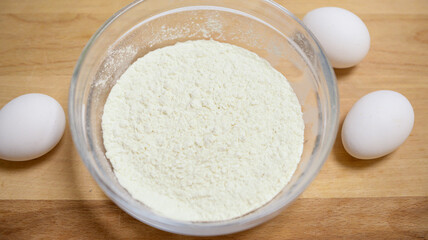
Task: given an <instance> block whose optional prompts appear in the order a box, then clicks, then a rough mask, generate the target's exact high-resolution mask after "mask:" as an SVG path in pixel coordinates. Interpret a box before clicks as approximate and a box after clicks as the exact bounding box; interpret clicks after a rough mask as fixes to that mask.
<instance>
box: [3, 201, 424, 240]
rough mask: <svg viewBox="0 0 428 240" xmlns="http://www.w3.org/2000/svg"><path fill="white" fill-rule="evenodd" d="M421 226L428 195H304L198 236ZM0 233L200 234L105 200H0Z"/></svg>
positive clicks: (371, 232) (415, 234)
mask: <svg viewBox="0 0 428 240" xmlns="http://www.w3.org/2000/svg"><path fill="white" fill-rule="evenodd" d="M9 209H12V210H9ZM12 223H13V224H12ZM424 226H425V227H424ZM426 226H428V198H427V197H416V198H415V197H402V198H382V199H380V198H374V199H371V198H354V199H311V198H307V199H299V200H297V201H296V202H295V203H294V204H293V205H292V206H291V207H290V208H288V209H287V210H286V211H285V212H284V213H283V214H281V215H280V216H278V217H276V218H275V219H273V220H272V221H269V222H267V223H265V224H263V225H261V226H258V227H256V228H254V229H250V230H247V231H244V232H241V233H236V234H232V235H227V236H221V237H209V238H208V237H207V238H203V239H272V240H275V239H314V238H323V239H338V238H340V239H412V238H419V239H422V238H428V229H427V228H426ZM53 234H55V235H53ZM0 236H5V237H6V238H3V239H28V236H31V237H32V238H37V239H48V238H52V237H54V238H55V239H70V238H74V239H200V238H196V237H186V236H180V235H176V234H171V233H167V232H163V231H161V230H157V229H155V228H152V227H149V226H147V225H144V224H141V223H140V222H138V221H137V220H135V219H134V218H132V217H130V216H129V215H128V214H126V213H125V212H123V211H122V210H120V209H119V208H117V207H116V206H115V205H114V204H113V203H112V202H111V201H108V200H86V201H78V200H56V201H55V200H54V201H52V200H45V201H31V200H18V201H12V200H3V201H0Z"/></svg>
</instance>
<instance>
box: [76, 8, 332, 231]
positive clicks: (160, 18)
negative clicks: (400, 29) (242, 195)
mask: <svg viewBox="0 0 428 240" xmlns="http://www.w3.org/2000/svg"><path fill="white" fill-rule="evenodd" d="M196 39H214V40H217V41H220V42H227V43H231V44H234V45H237V46H240V47H243V48H246V49H248V50H250V51H253V52H255V53H257V54H258V55H259V56H261V57H263V58H265V59H266V60H268V61H269V62H270V63H271V65H272V66H273V67H274V68H276V69H277V70H278V71H280V72H281V73H282V74H283V75H284V76H286V78H287V79H288V80H289V82H290V84H291V86H292V87H293V89H294V91H295V92H296V94H297V96H298V99H299V101H300V104H301V105H302V111H303V117H304V121H305V141H304V148H303V154H302V157H301V162H300V163H299V165H298V168H297V170H296V172H295V173H294V175H293V177H292V179H291V180H290V182H289V183H288V184H287V185H286V186H285V187H284V189H283V190H282V191H281V192H280V193H279V194H278V195H277V196H276V197H275V198H274V199H272V200H271V201H270V202H268V203H267V204H266V205H264V206H262V207H260V208H259V209H257V210H255V211H253V212H251V213H249V214H246V215H244V216H241V217H239V218H235V219H231V220H227V221H218V222H186V221H177V220H173V219H169V218H167V217H164V216H161V215H159V214H157V213H156V212H153V211H152V210H151V209H149V208H148V207H146V206H145V205H144V204H142V203H140V202H139V201H137V200H135V199H133V198H132V197H131V196H130V194H129V193H128V192H127V191H126V190H125V189H124V188H123V187H122V186H121V185H120V184H119V183H118V181H117V179H116V177H115V175H114V173H113V170H112V167H111V165H110V162H109V161H108V160H107V159H106V157H105V149H104V146H103V139H102V132H101V116H102V113H103V107H104V103H105V101H106V99H107V96H108V94H109V92H110V90H111V88H112V87H113V85H114V84H115V82H116V80H117V79H118V78H119V77H120V76H121V75H122V73H123V72H124V71H125V70H126V69H127V67H128V66H129V65H130V64H132V63H133V62H134V61H135V60H136V59H137V58H139V57H141V56H143V55H145V54H146V53H148V52H149V51H152V50H154V49H157V48H160V47H163V46H167V45H172V44H174V43H176V42H182V41H186V40H196ZM338 115H339V102H338V92H337V85H336V79H335V75H334V72H333V70H332V68H331V66H330V64H329V62H328V61H327V59H326V56H325V54H324V52H323V50H322V49H321V47H320V45H319V43H318V42H317V41H316V39H315V38H314V36H313V35H312V34H311V33H310V32H309V30H308V29H307V28H306V27H305V26H304V25H303V24H302V23H301V22H300V21H299V20H298V19H297V18H296V17H295V16H294V15H293V14H292V13H290V12H289V11H288V10H286V9H285V8H284V7H282V6H280V5H278V4H276V3H275V2H273V1H267V0H254V1H246V0H234V1H229V0H179V1H169V0H146V1H136V2H133V3H131V4H130V5H128V6H126V7H125V8H123V9H121V10H120V11H119V12H117V13H116V14H114V15H113V16H112V17H111V18H110V19H108V20H107V22H106V23H104V25H103V26H101V28H100V29H99V30H98V31H97V32H96V33H95V35H94V36H93V37H92V38H91V39H90V40H89V42H88V44H87V45H86V47H85V48H84V49H83V52H82V54H81V55H80V58H79V60H78V61H77V65H76V68H75V71H74V74H73V77H72V81H71V86H70V95H69V121H70V128H71V132H72V136H73V141H74V144H75V145H76V147H77V150H78V151H79V154H80V156H81V158H82V159H83V162H84V163H85V165H86V167H87V168H88V170H89V171H90V173H91V174H92V176H93V177H94V179H95V180H96V181H97V183H98V184H99V186H100V187H101V188H102V190H103V191H104V192H105V193H106V195H107V196H108V197H110V199H111V200H113V201H114V202H115V203H116V204H117V205H118V206H119V207H120V208H122V209H123V210H124V211H126V212H127V213H129V214H130V215H132V216H133V217H135V218H136V219H138V220H140V221H141V222H144V223H146V224H148V225H151V226H153V227H156V228H158V229H162V230H165V231H168V232H173V233H179V234H186V235H198V236H211V235H222V234H228V233H233V232H238V231H242V230H245V229H248V228H251V227H254V226H256V225H258V224H261V223H263V222H265V221H267V220H268V219H271V218H273V217H274V216H276V215H278V214H279V213H280V212H281V210H283V209H284V208H286V207H287V206H288V205H290V203H291V202H292V201H293V200H294V199H296V198H297V197H298V196H299V194H301V193H302V191H303V190H304V189H305V188H306V187H307V186H308V185H309V183H310V182H311V181H312V180H313V179H314V177H315V176H316V174H317V173H318V172H319V170H320V168H321V166H322V165H323V163H324V161H325V160H326V158H327V157H328V155H329V153H330V151H331V148H332V146H333V143H334V140H335V138H336V134H337V128H338Z"/></svg>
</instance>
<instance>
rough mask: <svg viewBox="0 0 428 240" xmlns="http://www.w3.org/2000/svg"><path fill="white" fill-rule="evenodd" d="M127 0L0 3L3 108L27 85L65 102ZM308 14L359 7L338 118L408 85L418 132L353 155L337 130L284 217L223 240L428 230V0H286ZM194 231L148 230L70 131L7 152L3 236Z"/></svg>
mask: <svg viewBox="0 0 428 240" xmlns="http://www.w3.org/2000/svg"><path fill="white" fill-rule="evenodd" d="M129 2H130V1H124V0H91V1H85V0H76V1H64V0H62V1H53V0H21V1H14V0H3V1H0V29H1V32H0V53H1V56H2V57H1V58H0V106H3V105H4V104H6V103H7V102H8V101H10V100H11V99H13V98H15V97H17V96H19V95H22V94H25V93H29V92H40V93H44V94H48V95H50V96H52V97H54V98H55V99H57V100H58V101H59V102H60V104H61V105H62V106H63V108H64V110H65V111H67V98H68V88H69V83H70V78H71V74H72V72H73V68H74V65H75V63H76V61H77V58H78V57H79V55H80V52H81V50H82V48H83V47H84V45H85V44H86V42H87V41H88V40H89V38H90V37H91V35H92V34H93V33H94V32H95V31H96V30H97V28H98V27H99V26H101V24H102V23H103V22H104V21H105V20H107V18H109V17H110V16H111V15H112V14H113V13H114V12H116V11H117V10H119V9H120V8H121V7H123V6H125V5H126V4H128V3H129ZM278 2H279V3H280V4H282V5H283V6H285V7H286V8H288V9H289V10H290V11H291V12H293V13H295V14H296V15H297V16H298V17H300V18H302V17H303V16H304V14H305V13H306V12H307V11H309V10H311V9H314V8H317V7H322V6H338V7H343V8H346V9H349V10H351V11H353V12H354V13H356V14H357V15H359V16H360V17H361V18H362V19H363V21H364V22H365V23H366V25H367V27H368V29H369V31H370V34H371V49H370V52H369V54H368V56H367V57H366V58H365V59H364V61H363V62H361V63H360V64H359V65H358V66H356V67H354V68H351V69H344V70H336V75H337V78H338V86H339V90H340V104H341V113H340V118H341V122H342V121H343V119H344V117H345V116H346V113H347V112H348V111H349V109H350V108H351V106H352V104H353V103H354V102H355V101H356V100H357V99H359V98H360V97H362V96H363V95H365V94H367V93H369V92H371V91H375V90H380V89H391V90H395V91H398V92H401V93H402V94H404V95H405V96H406V97H407V98H408V99H409V100H410V102H411V103H412V105H413V107H414V110H415V125H414V129H413V131H412V133H411V135H410V137H409V138H408V139H407V141H406V142H405V143H404V144H403V145H402V146H401V147H400V148H399V149H398V150H396V151H395V152H393V153H392V154H390V155H388V156H386V157H383V158H380V159H377V160H373V161H359V160H356V159H354V158H352V157H351V156H349V155H348V154H347V153H346V152H345V150H344V149H343V146H342V144H341V140H340V135H339V136H338V139H337V141H336V143H335V145H334V147H333V150H332V153H331V154H330V157H329V158H328V160H327V162H326V164H325V165H324V167H323V169H322V170H321V172H320V174H319V175H318V176H317V178H316V179H315V181H314V182H313V183H312V184H311V186H310V187H309V188H308V189H307V190H306V191H305V192H304V193H303V194H302V196H301V197H300V198H299V200H297V201H296V203H295V204H293V205H292V207H291V208H289V209H287V210H286V211H285V212H284V213H282V214H281V215H280V216H279V217H277V218H275V219H274V220H272V221H270V222H268V223H266V224H263V225H262V226H259V227H257V228H255V229H253V230H249V231H245V232H243V233H240V234H235V235H230V236H226V237H225V238H226V239H238V238H239V239H261V238H263V239H299V238H309V239H311V238H324V239H332V238H353V239H355V238H361V239H362V238H364V239H366V238H379V239H381V238H390V239H406V238H428V236H427V231H428V222H427V218H426V217H427V216H428V212H427V207H428V203H427V197H428V162H427V161H428V146H427V144H428V126H427V123H426V122H427V121H428V107H427V106H428V1H426V0H361V1H358V0H348V1H340V0H326V1H317V0H294V1H292V0H288V1H285V0H281V1H278ZM31 238H36V239H46V238H56V239H58V238H75V239H103V238H104V239H105V238H109V239H116V238H117V239H126V238H128V239H129V238H142V239H165V238H177V239H187V238H186V237H183V236H178V235H173V234H168V233H164V232H162V231H159V230H156V229H154V228H151V227H148V226H146V225H144V224H142V223H139V222H138V221H136V220H134V219H132V218H131V217H129V216H128V215H127V214H126V213H124V212H123V211H121V210H120V209H119V208H117V207H116V206H115V205H113V204H112V203H111V202H110V201H109V200H108V199H107V197H106V196H105V195H104V194H103V193H102V191H101V190H100V189H99V188H98V186H97V184H96V183H95V182H94V180H93V179H92V177H91V176H90V174H89V172H88V171H87V170H86V168H85V167H84V165H83V163H82V162H81V160H80V158H79V156H78V154H77V152H76V150H75V148H74V146H73V143H72V140H71V135H70V132H69V130H68V128H67V130H66V132H65V135H64V137H63V138H62V140H61V142H60V143H59V145H58V146H57V147H55V148H54V149H53V150H52V151H51V152H50V153H48V154H47V155H45V156H43V157H41V158H39V159H36V160H33V161H29V162H8V161H3V160H0V239H31Z"/></svg>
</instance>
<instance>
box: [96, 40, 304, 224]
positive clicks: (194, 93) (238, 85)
mask: <svg viewBox="0 0 428 240" xmlns="http://www.w3.org/2000/svg"><path fill="white" fill-rule="evenodd" d="M102 129H103V138H104V145H105V148H106V156H107V158H108V159H109V160H110V161H111V163H112V166H113V168H114V172H115V174H116V176H117V179H118V181H119V182H120V184H121V185H122V186H123V187H124V188H125V189H127V190H128V191H129V193H130V194H131V195H132V196H133V197H134V198H135V199H137V200H139V201H141V202H142V203H144V204H145V205H147V206H148V207H150V208H152V209H153V211H155V212H158V213H160V214H162V215H164V216H167V217H169V218H173V219H178V220H188V221H220V220H227V219H232V218H236V217H239V216H242V215H244V214H246V213H249V212H251V211H253V210H255V209H257V208H259V207H261V206H263V205H264V204H266V203H267V202H269V201H270V200H271V199H272V198H273V197H275V195H277V194H278V193H279V192H280V191H281V190H282V188H283V187H284V186H285V185H286V184H287V183H288V181H289V180H290V178H291V177H292V175H293V173H294V171H295V169H296V167H297V164H298V163H299V161H300V156H301V154H302V150H303V134H304V123H303V119H302V113H301V107H300V105H299V102H298V100H297V97H296V95H295V93H294V92H293V90H292V88H291V87H290V85H289V83H288V82H287V80H286V78H285V77H284V76H283V75H282V74H281V73H279V72H278V71H276V70H275V69H274V68H273V67H272V66H271V65H270V64H269V63H268V62H267V61H266V60H264V59H262V58H260V57H259V56H257V55H256V54H255V53H252V52H250V51H248V50H246V49H243V48H240V47H237V46H234V45H230V44H226V43H220V42H216V41H213V40H197V41H188V42H183V43H177V44H176V45H174V46H168V47H164V48H160V49H157V50H155V51H152V52H150V53H148V54H147V55H145V56H144V57H142V58H140V59H138V60H137V61H136V62H135V63H134V64H132V65H131V66H130V67H129V68H128V69H127V70H126V72H125V73H124V74H123V75H122V76H121V78H120V79H119V80H118V81H117V83H116V85H115V86H114V87H113V88H112V90H111V93H110V95H109V96H108V99H107V102H106V104H105V107H104V114H103V117H102Z"/></svg>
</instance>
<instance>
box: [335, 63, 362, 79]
mask: <svg viewBox="0 0 428 240" xmlns="http://www.w3.org/2000/svg"><path fill="white" fill-rule="evenodd" d="M357 68H358V66H353V67H349V68H334V69H333V70H334V73H335V74H336V79H337V80H339V81H344V80H345V79H346V78H347V77H348V76H350V75H351V74H353V72H354V71H355V70H356V69H357Z"/></svg>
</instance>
